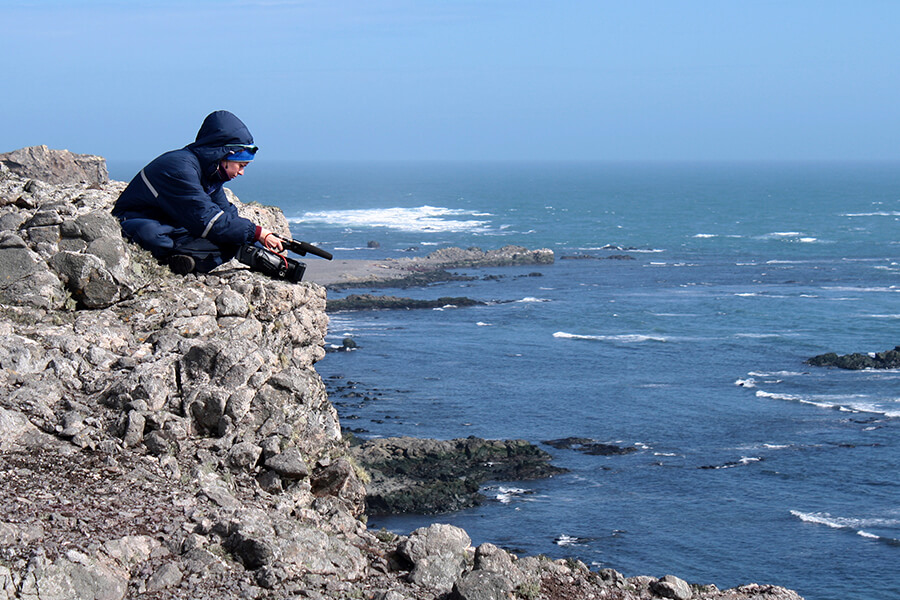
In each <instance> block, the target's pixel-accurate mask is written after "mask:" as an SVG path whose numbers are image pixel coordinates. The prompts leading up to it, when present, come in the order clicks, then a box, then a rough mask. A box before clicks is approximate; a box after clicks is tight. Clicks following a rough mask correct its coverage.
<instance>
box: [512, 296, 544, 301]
mask: <svg viewBox="0 0 900 600" xmlns="http://www.w3.org/2000/svg"><path fill="white" fill-rule="evenodd" d="M516 302H551V300H550V299H549V298H534V297H531V296H528V297H526V298H522V299H521V300H516Z"/></svg>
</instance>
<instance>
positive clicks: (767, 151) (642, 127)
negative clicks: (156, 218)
mask: <svg viewBox="0 0 900 600" xmlns="http://www.w3.org/2000/svg"><path fill="white" fill-rule="evenodd" d="M0 15H2V16H0V56H2V57H3V59H4V60H3V63H4V64H3V69H2V70H3V73H2V87H0V119H2V125H0V151H8V150H13V149H16V148H20V147H23V146H31V145H37V144H47V145H48V146H50V147H53V148H67V149H69V150H72V151H73V152H80V153H89V154H100V155H102V156H105V157H107V159H110V160H125V159H135V160H140V159H147V160H149V159H151V158H153V157H154V156H156V155H157V154H159V153H161V152H163V151H166V150H169V149H172V148H176V147H181V146H183V145H185V144H187V143H189V142H190V141H192V140H193V138H194V135H195V134H196V131H197V129H198V127H199V125H200V123H201V121H202V119H203V117H204V116H205V115H206V114H207V113H209V112H211V111H213V110H216V109H227V110H231V111H232V112H234V113H236V114H237V115H238V116H239V117H240V118H241V119H242V120H244V122H245V123H247V125H248V126H249V127H250V130H251V131H252V132H253V134H254V137H255V138H256V142H257V143H258V144H259V146H260V147H261V148H262V150H261V152H260V155H259V158H264V157H265V158H270V159H272V160H288V159H291V160H293V159H304V160H305V159H364V160H369V159H454V160H456V159H459V160H471V159H476V160H494V159H496V160H517V159H552V160H570V159H585V160H594V159H600V160H621V159H625V160H631V159H639V160H640V159H651V160H684V159H689V160H694V159H700V160H705V159H738V160H741V159H750V160H753V159H774V160H781V159H863V160H867V159H890V160H894V159H900V36H898V25H900V2H897V1H896V0H883V1H876V0H858V1H854V2H851V1H849V0H846V1H840V2H838V1H829V0H796V1H790V0H779V1H769V0H752V1H751V0H746V1H737V0H734V1H732V0H705V1H699V0H555V1H554V0H544V1H533V0H480V1H476V0H443V1H438V0H386V1H380V0H365V1H363V0H296V1H292V0H243V1H232V0H218V1H212V0H209V1H207V0H153V1H147V0H121V1H118V2H114V1H103V0H30V1H26V0H0Z"/></svg>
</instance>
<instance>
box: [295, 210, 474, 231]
mask: <svg viewBox="0 0 900 600" xmlns="http://www.w3.org/2000/svg"><path fill="white" fill-rule="evenodd" d="M484 216H489V215H488V214H487V213H482V212H474V211H466V210H460V209H454V208H442V207H436V206H418V207H415V208H400V207H394V208H361V209H351V210H323V211H312V212H306V213H303V214H302V215H301V216H299V217H291V218H289V219H288V221H290V222H291V223H316V224H325V225H338V226H342V227H347V228H350V229H362V228H379V227H383V228H386V229H395V230H398V231H415V232H423V233H446V232H454V233H455V232H470V233H471V232H475V233H484V232H487V231H489V230H490V228H489V227H488V224H489V221H484V220H480V219H466V218H464V217H484Z"/></svg>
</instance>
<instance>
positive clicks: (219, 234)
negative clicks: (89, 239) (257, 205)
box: [112, 110, 256, 257]
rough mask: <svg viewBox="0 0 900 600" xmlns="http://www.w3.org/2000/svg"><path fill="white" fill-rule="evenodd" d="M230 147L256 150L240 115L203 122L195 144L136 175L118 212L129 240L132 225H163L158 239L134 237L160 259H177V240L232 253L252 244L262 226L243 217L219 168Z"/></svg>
mask: <svg viewBox="0 0 900 600" xmlns="http://www.w3.org/2000/svg"><path fill="white" fill-rule="evenodd" d="M226 144H248V145H250V144H253V136H252V135H251V134H250V130H249V129H247V126H246V125H244V123H243V122H241V120H240V119H238V118H237V117H236V116H235V115H233V114H232V113H230V112H228V111H225V110H220V111H216V112H214V113H211V114H210V115H208V116H207V117H206V119H204V120H203V125H201V126H200V131H198V132H197V140H196V141H195V142H194V143H192V144H188V145H187V146H185V147H184V148H181V149H180V150H172V151H170V152H166V153H165V154H163V155H161V156H159V157H157V158H156V159H155V160H153V162H151V163H150V164H149V165H147V166H146V167H144V168H143V169H142V170H141V172H140V173H138V174H137V175H135V177H134V179H132V180H131V183H129V184H128V187H126V188H125V191H123V192H122V194H121V195H120V196H119V198H118V200H117V201H116V205H115V207H113V210H112V214H113V215H114V216H116V217H117V218H118V219H119V221H120V222H121V223H122V227H123V230H125V231H126V233H128V234H129V237H132V236H131V235H130V233H131V232H129V227H128V226H127V221H128V220H137V219H140V220H141V221H140V222H141V223H147V222H148V221H147V220H149V222H158V223H159V225H160V226H159V227H158V228H157V231H155V232H154V234H155V235H146V233H145V234H144V235H138V236H133V239H134V241H136V242H138V243H139V244H140V245H141V246H144V247H145V248H147V249H148V250H150V251H151V252H153V254H154V255H156V256H157V257H161V256H166V255H168V254H171V253H172V251H173V250H172V248H173V245H175V244H174V241H173V240H172V239H171V238H173V237H174V238H179V237H180V238H194V239H197V238H204V239H206V240H208V241H209V242H212V243H213V244H215V245H216V246H220V247H230V248H235V247H237V246H239V245H241V244H246V243H252V242H253V240H254V238H255V234H256V225H255V224H254V223H253V222H252V221H249V220H248V219H244V218H243V217H240V216H238V212H237V208H235V206H234V205H233V204H231V203H230V202H228V199H227V198H226V197H225V191H224V190H223V189H222V185H223V184H224V183H225V181H224V179H223V178H222V177H221V176H220V175H219V163H220V162H221V160H222V159H223V158H225V157H226V156H228V155H229V154H231V152H232V150H233V149H230V148H226V147H225V146H226ZM145 231H146V230H145ZM167 236H168V237H167Z"/></svg>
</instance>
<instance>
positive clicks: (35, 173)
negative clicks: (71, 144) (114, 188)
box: [0, 145, 109, 184]
mask: <svg viewBox="0 0 900 600" xmlns="http://www.w3.org/2000/svg"><path fill="white" fill-rule="evenodd" d="M0 163H3V164H4V165H6V167H7V168H9V170H10V171H12V172H13V173H16V174H17V175H20V176H21V177H28V178H33V179H39V180H41V181H45V182H47V183H52V184H75V183H88V184H104V183H106V182H108V181H109V172H108V171H107V169H106V159H104V158H103V157H100V156H93V155H90V154H75V153H73V152H69V151H68V150H51V149H50V148H48V147H47V146H43V145H42V146H30V147H28V148H20V149H19V150H14V151H12V152H6V153H3V154H0Z"/></svg>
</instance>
